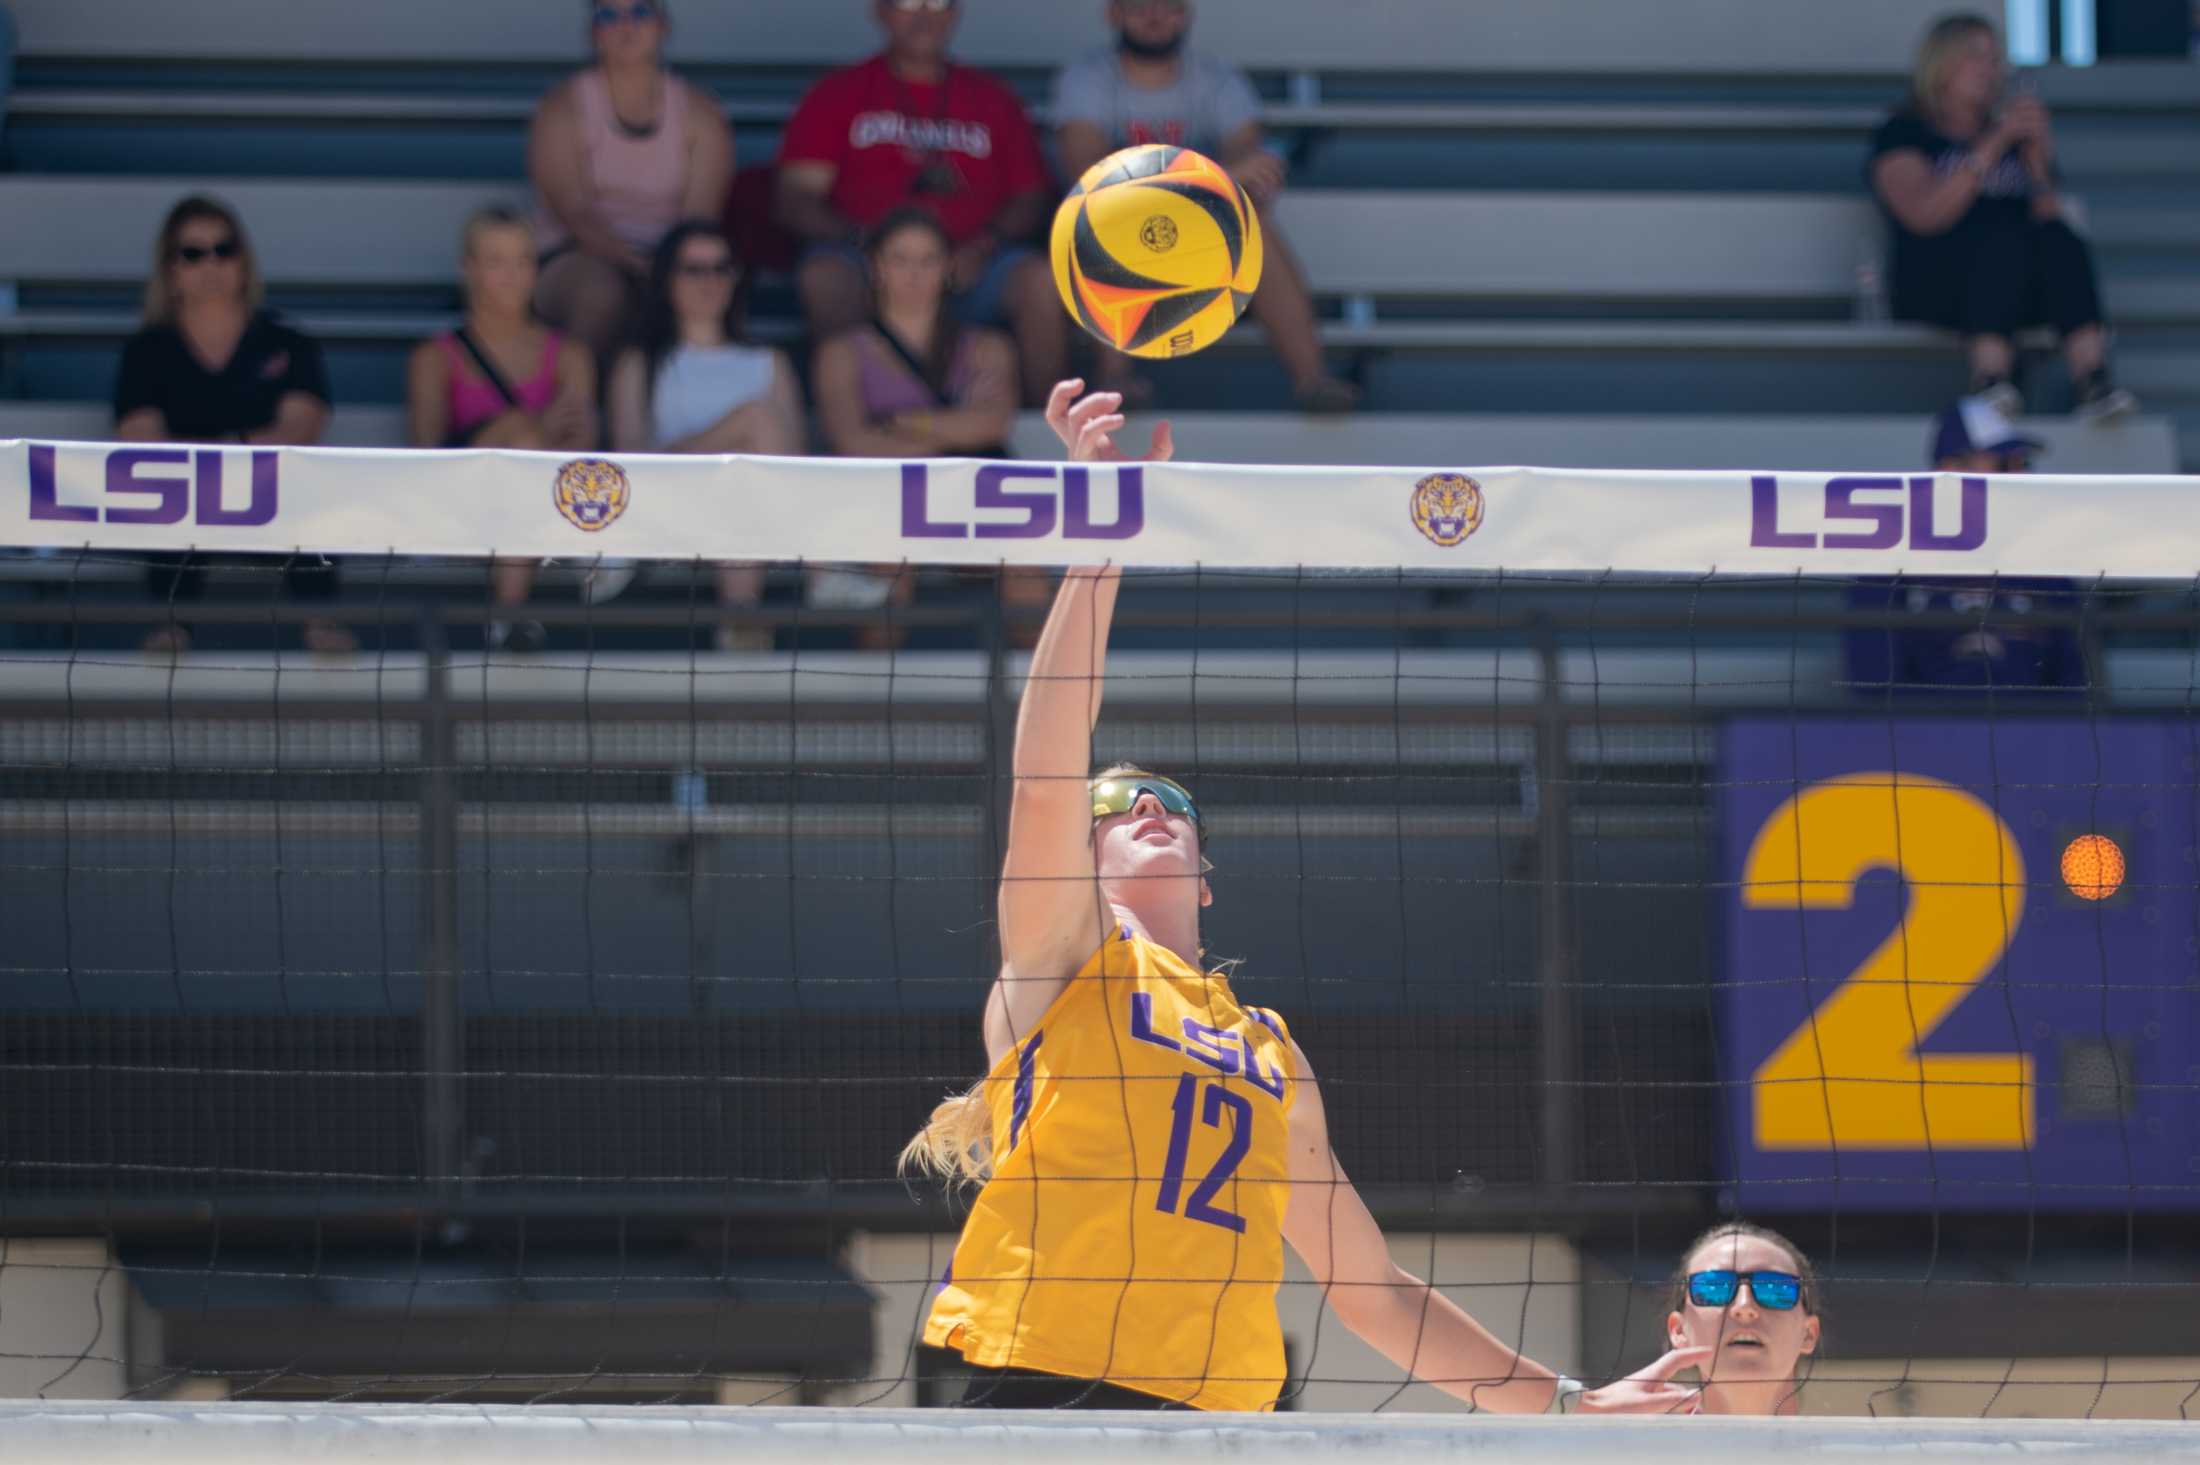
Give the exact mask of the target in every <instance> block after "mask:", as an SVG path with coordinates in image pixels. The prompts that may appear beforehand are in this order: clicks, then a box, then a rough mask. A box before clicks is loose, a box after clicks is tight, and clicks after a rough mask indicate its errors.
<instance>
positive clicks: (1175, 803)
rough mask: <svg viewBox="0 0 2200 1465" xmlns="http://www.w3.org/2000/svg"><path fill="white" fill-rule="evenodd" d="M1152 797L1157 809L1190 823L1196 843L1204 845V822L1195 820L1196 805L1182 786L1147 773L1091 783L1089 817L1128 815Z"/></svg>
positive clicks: (1205, 827)
mask: <svg viewBox="0 0 2200 1465" xmlns="http://www.w3.org/2000/svg"><path fill="white" fill-rule="evenodd" d="M1145 794H1152V795H1153V796H1154V798H1155V799H1157V800H1158V801H1160V804H1161V807H1162V808H1163V809H1165V810H1167V811H1168V812H1169V813H1171V814H1177V815H1180V816H1182V817H1183V818H1186V819H1189V820H1191V821H1192V827H1193V828H1195V829H1197V830H1198V831H1199V842H1200V843H1201V844H1205V843H1206V842H1207V821H1206V820H1204V819H1202V818H1200V817H1199V806H1198V805H1197V804H1195V803H1193V802H1192V796H1191V793H1190V791H1189V790H1187V789H1186V788H1185V787H1184V785H1183V784H1181V783H1178V782H1176V781H1175V780H1174V779H1169V778H1161V777H1157V776H1156V775H1154V774H1151V773H1144V774H1138V775H1135V776H1133V775H1125V776H1124V777H1121V778H1096V779H1094V780H1093V781H1092V817H1093V818H1095V819H1106V818H1109V817H1111V816H1113V815H1116V814H1128V813H1129V812H1130V811H1131V810H1132V809H1134V808H1136V807H1137V805H1138V800H1139V798H1140V797H1141V796H1142V795H1145Z"/></svg>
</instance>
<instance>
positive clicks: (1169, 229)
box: [1138, 214, 1176, 254]
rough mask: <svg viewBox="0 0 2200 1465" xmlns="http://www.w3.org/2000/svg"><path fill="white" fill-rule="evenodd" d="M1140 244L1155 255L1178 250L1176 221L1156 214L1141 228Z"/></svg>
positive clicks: (1139, 231) (1139, 233) (1139, 232)
mask: <svg viewBox="0 0 2200 1465" xmlns="http://www.w3.org/2000/svg"><path fill="white" fill-rule="evenodd" d="M1138 242H1139V243H1141V244H1143V245H1145V246H1146V247H1147V248H1148V249H1150V250H1152V251H1153V252H1154V253H1155V254H1167V253H1168V252H1169V251H1170V250H1172V249H1174V248H1176V220H1174V219H1172V218H1170V217H1169V216H1168V215H1167V214H1155V215H1154V216H1153V217H1152V218H1150V219H1148V220H1147V221H1146V222H1145V223H1144V224H1142V225H1141V226H1139V230H1138Z"/></svg>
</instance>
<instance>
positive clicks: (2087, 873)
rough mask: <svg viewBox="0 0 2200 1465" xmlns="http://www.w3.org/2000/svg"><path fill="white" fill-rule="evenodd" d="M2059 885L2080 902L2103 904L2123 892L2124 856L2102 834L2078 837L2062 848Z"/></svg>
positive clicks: (2112, 842)
mask: <svg viewBox="0 0 2200 1465" xmlns="http://www.w3.org/2000/svg"><path fill="white" fill-rule="evenodd" d="M2062 877H2063V884H2065V885H2067V886H2069V887H2070V893H2071V894H2072V895H2075V896H2076V897H2078V899H2080V900H2106V899H2108V898H2109V897H2110V896H2112V895H2114V894H2115V893H2116V892H2117V891H2118V890H2121V889H2122V888H2123V884H2124V852H2123V851H2122V850H2121V849H2119V848H2117V845H2116V841H2115V840H2113V839H2110V838H2109V837H2108V836H2107V835H2105V834H2081V835H2079V836H2078V837H2077V838H2076V839H2073V840H2072V841H2070V843H2069V844H2067V845H2065V846H2064V847H2063V853H2062Z"/></svg>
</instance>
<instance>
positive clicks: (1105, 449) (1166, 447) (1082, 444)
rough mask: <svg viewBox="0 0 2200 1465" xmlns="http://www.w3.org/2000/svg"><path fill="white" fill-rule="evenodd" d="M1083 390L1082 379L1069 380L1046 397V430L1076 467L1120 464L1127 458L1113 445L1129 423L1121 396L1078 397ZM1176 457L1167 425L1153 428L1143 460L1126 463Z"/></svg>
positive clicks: (1172, 439) (1100, 394)
mask: <svg viewBox="0 0 2200 1465" xmlns="http://www.w3.org/2000/svg"><path fill="white" fill-rule="evenodd" d="M1084 389H1085V383H1084V381H1083V379H1082V378H1079V377H1071V378H1070V379H1069V380H1068V381H1062V382H1056V383H1055V384H1054V391H1053V392H1052V393H1051V394H1049V396H1048V397H1047V426H1049V427H1051V428H1053V429H1054V435H1055V436H1056V437H1058V438H1060V439H1061V440H1062V446H1063V447H1065V448H1068V449H1069V455H1070V459H1071V461H1073V462H1078V463H1120V462H1124V461H1126V457H1127V455H1126V454H1125V453H1124V452H1123V450H1122V449H1121V448H1119V447H1117V446H1116V445H1115V434H1116V433H1117V432H1119V431H1120V430H1121V429H1122V428H1123V425H1124V424H1125V422H1126V421H1127V420H1128V419H1127V418H1125V417H1124V415H1123V394H1122V393H1121V392H1094V393H1093V394H1092V395H1090V396H1088V397H1079V396H1078V395H1077V394H1078V393H1079V392H1082V391H1083V390H1084ZM1175 456H1176V439H1175V437H1174V436H1173V435H1172V434H1171V432H1170V430H1169V424H1168V423H1167V422H1166V421H1162V422H1157V423H1155V424H1154V427H1153V448H1152V450H1151V451H1150V452H1148V453H1147V454H1146V456H1145V457H1144V458H1140V459H1131V460H1129V461H1134V462H1144V463H1166V462H1168V461H1169V459H1171V458H1173V457H1175Z"/></svg>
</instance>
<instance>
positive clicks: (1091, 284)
mask: <svg viewBox="0 0 2200 1465" xmlns="http://www.w3.org/2000/svg"><path fill="white" fill-rule="evenodd" d="M1053 256H1054V286H1055V288H1056V289H1057V290H1059V291H1060V292H1061V294H1062V304H1063V306H1064V308H1066V309H1067V310H1068V311H1069V314H1070V319H1072V320H1074V321H1076V322H1077V323H1078V324H1079V325H1080V326H1083V327H1084V328H1085V329H1086V330H1087V331H1090V332H1091V333H1092V334H1093V335H1094V336H1095V337H1097V338H1098V339H1099V340H1100V341H1101V342H1103V343H1104V344H1106V345H1109V346H1112V347H1114V348H1115V349H1116V350H1118V351H1124V352H1128V353H1129V354H1131V355H1133V356H1144V357H1150V358H1159V359H1165V358H1168V357H1172V356H1189V355H1191V354H1192V353H1193V352H1194V351H1200V350H1204V349H1205V348H1206V347H1209V346H1212V345H1213V344H1214V343H1215V342H1217V341H1219V340H1221V339H1222V337H1223V334H1224V333H1225V332H1227V331H1228V330H1229V329H1230V327H1231V326H1233V325H1235V324H1237V318H1238V316H1239V315H1241V314H1243V313H1244V310H1245V306H1246V303H1247V302H1248V301H1250V300H1251V299H1252V298H1253V291H1254V290H1255V289H1257V288H1259V285H1260V267H1261V240H1260V217H1259V216H1258V215H1257V214H1255V213H1254V212H1253V204H1252V200H1250V199H1248V198H1247V197H1246V196H1245V190H1244V189H1242V188H1240V187H1238V185H1237V182H1236V180H1235V179H1233V178H1231V177H1230V175H1229V173H1228V172H1226V171H1224V169H1223V167H1222V165H1221V164H1219V163H1217V162H1215V161H1214V160H1213V159H1212V158H1209V157H1206V156H1204V155H1202V154H1199V153H1195V152H1193V151H1192V150H1191V149H1190V148H1179V147H1169V146H1166V145H1163V144H1149V145H1147V146H1143V147H1134V148H1125V149H1123V151H1121V152H1119V153H1111V154H1109V155H1108V156H1107V157H1105V158H1102V159H1101V160H1100V161H1099V162H1097V163H1095V164H1093V165H1092V166H1091V167H1090V168H1088V169H1086V170H1085V175H1084V177H1082V178H1080V179H1078V180H1077V186H1076V187H1075V188H1072V189H1071V190H1070V193H1069V197H1068V198H1066V199H1064V200H1063V201H1062V206H1061V208H1060V209H1059V210H1057V211H1056V212H1055V215H1054V240H1053Z"/></svg>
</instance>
